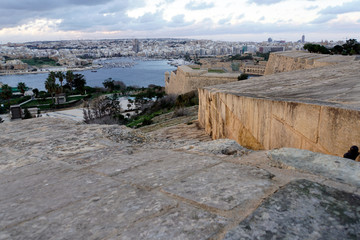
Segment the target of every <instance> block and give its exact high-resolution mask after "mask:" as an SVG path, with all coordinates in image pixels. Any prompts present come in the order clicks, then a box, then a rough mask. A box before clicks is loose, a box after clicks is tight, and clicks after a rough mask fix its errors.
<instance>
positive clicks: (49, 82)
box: [45, 72, 57, 103]
mask: <svg viewBox="0 0 360 240" xmlns="http://www.w3.org/2000/svg"><path fill="white" fill-rule="evenodd" d="M56 88H57V86H56V74H55V73H54V72H50V73H49V75H48V77H47V79H46V81H45V89H46V90H47V91H48V93H50V95H51V99H52V102H53V103H55V102H54V94H55V92H56Z"/></svg>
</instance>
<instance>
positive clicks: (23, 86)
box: [17, 82, 26, 96]
mask: <svg viewBox="0 0 360 240" xmlns="http://www.w3.org/2000/svg"><path fill="white" fill-rule="evenodd" d="M17 88H18V89H19V91H20V92H21V94H22V95H23V96H24V94H25V91H26V85H25V83H23V82H19V83H18V85H17Z"/></svg>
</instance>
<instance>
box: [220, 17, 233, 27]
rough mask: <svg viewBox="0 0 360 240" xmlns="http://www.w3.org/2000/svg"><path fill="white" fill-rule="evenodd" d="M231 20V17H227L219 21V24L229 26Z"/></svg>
mask: <svg viewBox="0 0 360 240" xmlns="http://www.w3.org/2000/svg"><path fill="white" fill-rule="evenodd" d="M231 18H232V17H231V16H230V17H227V18H223V19H220V20H219V21H218V24H220V25H223V24H227V23H229V22H230V20H231Z"/></svg>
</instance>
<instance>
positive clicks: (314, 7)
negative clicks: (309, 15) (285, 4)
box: [305, 5, 319, 10]
mask: <svg viewBox="0 0 360 240" xmlns="http://www.w3.org/2000/svg"><path fill="white" fill-rule="evenodd" d="M317 8H319V6H315V5H314V6H309V7H306V8H305V9H306V10H314V9H317Z"/></svg>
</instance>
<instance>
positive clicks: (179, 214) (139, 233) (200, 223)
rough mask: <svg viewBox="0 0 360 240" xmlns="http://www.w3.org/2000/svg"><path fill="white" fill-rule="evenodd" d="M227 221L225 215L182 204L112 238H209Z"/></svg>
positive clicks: (165, 239) (164, 239) (195, 239)
mask: <svg viewBox="0 0 360 240" xmlns="http://www.w3.org/2000/svg"><path fill="white" fill-rule="evenodd" d="M227 223H228V220H227V219H226V218H224V217H220V216H217V215H215V214H212V213H209V212H207V211H204V210H201V209H197V208H194V207H191V206H186V205H182V206H180V207H179V208H177V209H173V210H171V211H170V212H168V213H166V214H165V215H162V216H159V217H156V218H153V219H149V220H147V221H144V222H139V223H136V224H134V225H133V226H131V227H129V228H128V229H125V230H124V231H123V232H122V233H119V235H118V236H115V237H113V238H112V239H114V240H115V239H124V240H126V239H129V240H130V239H135V238H136V239H163V240H167V239H189V240H190V239H194V240H197V239H209V238H211V237H213V236H214V235H215V234H216V233H218V232H219V231H220V230H222V228H223V227H224V226H225V225H226V224H227Z"/></svg>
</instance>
